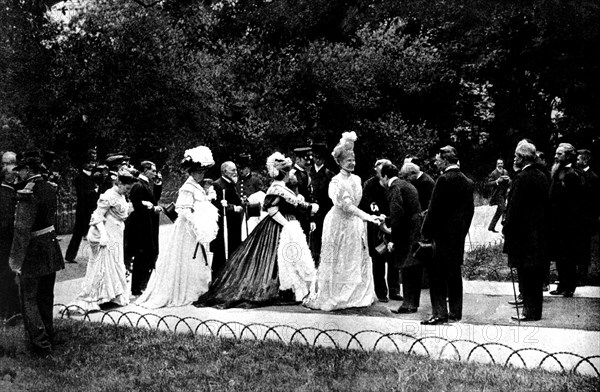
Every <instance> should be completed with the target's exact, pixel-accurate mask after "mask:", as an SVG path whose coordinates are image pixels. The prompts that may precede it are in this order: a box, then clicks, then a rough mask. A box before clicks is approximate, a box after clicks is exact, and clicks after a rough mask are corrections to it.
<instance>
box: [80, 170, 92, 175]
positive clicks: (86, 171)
mask: <svg viewBox="0 0 600 392" xmlns="http://www.w3.org/2000/svg"><path fill="white" fill-rule="evenodd" d="M81 171H82V172H84V173H85V175H86V176H91V175H92V172H91V171H90V170H85V169H81Z"/></svg>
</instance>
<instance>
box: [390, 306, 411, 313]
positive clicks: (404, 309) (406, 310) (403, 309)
mask: <svg viewBox="0 0 600 392" xmlns="http://www.w3.org/2000/svg"><path fill="white" fill-rule="evenodd" d="M392 313H396V314H407V313H417V308H403V307H402V306H401V307H399V308H398V310H392Z"/></svg>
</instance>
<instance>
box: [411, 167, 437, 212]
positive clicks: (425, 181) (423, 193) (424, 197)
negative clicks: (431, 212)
mask: <svg viewBox="0 0 600 392" xmlns="http://www.w3.org/2000/svg"><path fill="white" fill-rule="evenodd" d="M411 183H412V184H413V185H414V186H415V188H417V192H418V193H419V203H420V204H421V211H425V210H426V209H427V208H429V202H430V201H431V195H432V194H433V188H434V187H435V181H433V178H431V176H430V175H429V174H427V173H424V172H423V173H422V174H421V176H420V177H419V178H417V179H415V180H414V181H411Z"/></svg>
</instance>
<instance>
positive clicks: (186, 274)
mask: <svg viewBox="0 0 600 392" xmlns="http://www.w3.org/2000/svg"><path fill="white" fill-rule="evenodd" d="M175 211H176V212H177V214H178V217H177V220H176V221H175V223H174V227H173V231H172V233H171V238H170V240H169V242H168V246H167V248H166V249H165V250H164V251H161V253H160V255H159V257H158V260H157V262H156V269H155V270H154V272H153V273H152V276H151V277H150V281H149V282H148V287H147V288H146V290H145V291H144V293H143V294H142V295H141V296H140V297H139V298H138V299H137V301H136V302H135V304H136V305H139V306H143V307H145V308H150V309H156V308H161V307H166V306H184V305H189V304H191V303H192V302H193V301H195V300H196V299H198V296H200V294H202V293H204V292H206V291H207V290H208V284H209V283H210V277H211V269H210V265H209V262H208V260H207V258H206V257H207V254H208V249H207V246H206V244H208V243H209V242H211V241H212V240H213V239H214V238H215V237H216V236H217V231H218V224H217V219H218V211H217V209H216V208H215V207H214V206H213V205H212V204H211V202H210V201H209V199H208V197H207V195H206V192H205V191H204V189H203V188H202V186H200V184H198V183H197V182H196V181H195V180H194V179H193V178H192V177H189V178H188V179H187V181H186V182H185V183H184V184H183V186H182V187H181V188H180V189H179V195H178V197H177V202H176V203H175ZM203 244H204V245H203Z"/></svg>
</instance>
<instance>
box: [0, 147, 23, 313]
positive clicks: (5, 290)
mask: <svg viewBox="0 0 600 392" xmlns="http://www.w3.org/2000/svg"><path fill="white" fill-rule="evenodd" d="M15 166H16V154H15V153H13V152H10V151H8V152H5V153H4V154H2V168H0V324H1V323H3V322H6V323H7V324H12V323H13V322H14V321H16V320H17V319H16V318H15V317H16V316H17V315H19V314H20V313H21V310H20V308H19V289H18V287H17V284H16V283H15V274H14V272H13V271H12V270H11V269H10V265H9V264H8V258H9V256H10V248H11V245H12V241H13V233H14V223H15V208H16V205H17V191H16V190H15V188H14V183H15V177H16V174H17V173H16V172H14V171H13V169H14V168H15Z"/></svg>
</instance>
